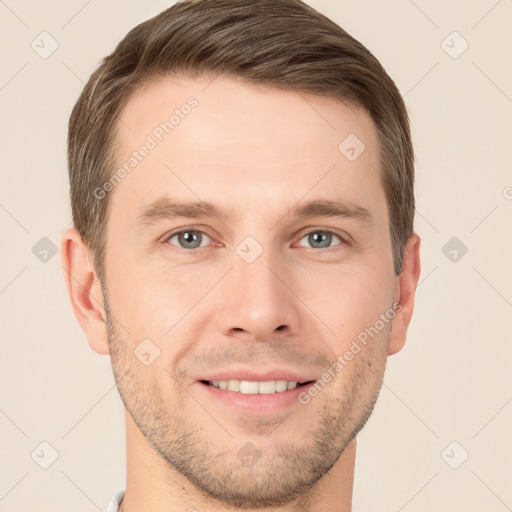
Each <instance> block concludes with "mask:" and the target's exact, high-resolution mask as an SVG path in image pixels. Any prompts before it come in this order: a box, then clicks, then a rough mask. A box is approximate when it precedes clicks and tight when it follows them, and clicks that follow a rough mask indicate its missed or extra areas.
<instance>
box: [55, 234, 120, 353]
mask: <svg viewBox="0 0 512 512" xmlns="http://www.w3.org/2000/svg"><path fill="white" fill-rule="evenodd" d="M60 258H61V265H62V268H63V274H64V281H65V282H66V287H67V290H68V294H69V298H70V299H71V305H72V306H73V311H74V312H75V316H76V318H77V320H78V323H79V324H80V326H81V327H82V329H83V331H84V332H85V335H86V336H87V341H88V343H89V345H90V347H91V348H92V349H93V350H94V351H95V352H97V353H98V354H104V355H108V354H110V350H109V345H108V337H107V326H106V321H105V319H106V315H105V307H104V304H103V296H102V294H101V287H100V281H99V278H98V276H97V274H96V271H95V269H94V266H93V264H92V263H91V261H92V257H91V252H90V250H89V248H88V247H87V246H86V245H85V244H84V242H83V241H82V238H81V236H80V234H79V233H78V231H77V230H76V229H75V228H69V229H67V230H66V231H64V233H63V235H62V239H61V246H60Z"/></svg>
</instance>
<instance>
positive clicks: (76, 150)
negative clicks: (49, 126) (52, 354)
mask: <svg viewBox="0 0 512 512" xmlns="http://www.w3.org/2000/svg"><path fill="white" fill-rule="evenodd" d="M68 143H69V145H68V157H69V172H70V184H71V203H72V211H73V220H74V226H75V227H74V228H71V229H68V230H67V231H66V232H65V233H64V235H63V238H62V245H61V257H62V264H63V267H64V277H65V280H66V284H67V287H68V291H69V294H70V298H71V302H72V305H73V309H74V312H75V314H76V316H77V319H78V321H79V322H80V325H81V327H82V328H83V330H84V332H85V334H86V336H87V339H88V342H89V345H90V346H91V348H92V349H93V350H95V351H96V352H98V353H100V354H105V355H106V354H109V355H110V357H111V362H112V369H113V373H114V376H115V380H116V383H117V387H118V389H119V393H120V396H121V398H122V400H123V403H124V405H125V419H126V441H127V473H126V489H122V490H120V491H119V492H118V493H116V494H115V495H114V497H113V499H112V501H111V503H110V505H109V508H108V510H109V511H115V510H118V507H119V510H120V511H122V512H135V511H138V512H141V511H144V510H148V511H149V510H151V511H152V512H159V511H164V510H165V511H166V512H169V511H178V510H180V511H181V510H188V511H233V510H269V511H270V510H271V511H276V512H277V511H309V512H314V511H320V510H322V511H325V510H329V511H339V512H347V511H350V510H351V507H352V488H353V476H354V464H355V454H356V435H357V433H358V432H359V431H360V430H361V428H363V426H364V424H365V422H366V421H367V419H368V417H369V416H370V414H371V412H372V410H373V407H374V404H375V401H376V399H377V396H378V392H379V389H380V386H381V383H382V379H383V375H384V370H385V365H386V359H387V356H388V355H391V354H394V353H396V352H398V351H399V350H400V349H401V348H402V347H403V345H404V343H405V339H406V331H407V327H408V325H409V322H410V320H411V316H412V312H413V305H414V293H415V288H416V285H417V282H418V278H419V273H420V258H419V247H420V239H419V237H418V235H417V234H416V233H414V231H413V218H414V191H413V185H414V167H413V149H412V144H411V139H410V132H409V121H408V117H407V113H406V110H405V107H404V103H403V100H402V98H401V96H400V94H399V92H398V90H397V88H396V86H395V85H394V83H393V82H392V80H391V79H390V78H389V77H388V76H387V74H386V72H385V71H384V69H383V68H382V67H381V65H380V64H379V63H378V61H377V60H376V59H375V58H374V57H373V56H372V55H371V54H370V53H369V52H368V50H366V49H365V48H364V47H363V46H362V45H361V44H360V43H359V42H357V41H355V40H354V39H353V38H352V37H351V36H349V35H348V34H347V33H346V32H345V31H343V30H342V29H341V28H340V27H339V26H337V25H336V24H334V23H333V22H332V21H330V20H328V19H327V18H325V17H324V16H322V15H321V14H319V13H318V12H316V11H315V10H314V9H312V8H311V7H309V6H307V5H306V4H303V3H302V2H300V1H299V0H237V1H233V0H191V1H184V2H179V3H178V4H176V5H174V6H173V7H171V8H169V9H167V10H166V11H164V12H162V13H161V14H160V15H158V16H156V17H154V18H152V19H150V20H148V21H146V22H144V23H142V24H140V25H139V26H137V27H136V28H134V29H133V30H132V31H130V32H129V33H128V35H127V36H126V37H125V38H124V39H123V40H122V41H121V42H120V43H119V45H118V46H117V48H116V49H115V51H114V52H113V53H112V54H111V55H110V56H108V57H106V58H105V59H104V61H103V62H102V63H101V65H100V66H99V68H98V69H97V70H96V71H95V72H94V73H93V75H92V76H91V78H90V80H89V82H88V83H87V85H86V86H85V88H84V91H83V92H82V95H81V96H80V98H79V100H78V102H77V104H76V106H75V108H74V109H73V112H72V115H71V119H70V126H69V139H68Z"/></svg>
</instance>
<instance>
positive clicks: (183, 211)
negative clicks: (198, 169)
mask: <svg viewBox="0 0 512 512" xmlns="http://www.w3.org/2000/svg"><path fill="white" fill-rule="evenodd" d="M287 214H288V215H291V216H292V217H296V218H297V219H307V218H310V217H335V218H340V219H352V220H356V221H359V222H361V223H363V224H366V225H369V226H370V225H371V224H372V220H373V219H372V215H371V213H370V211H369V210H367V209H366V208H364V207H362V206H359V205H356V204H354V203H352V202H349V201H345V200H337V201H333V200H325V199H319V200H311V201H308V202H301V203H299V204H298V205H297V206H295V207H294V208H293V209H291V210H288V212H287ZM234 216H235V215H234V212H233V210H231V209H230V210H222V209H219V208H218V207H217V206H215V205H214V204H212V203H209V202H207V201H197V202H189V203H186V202H181V201H173V200H171V199H170V198H168V197H161V198H160V199H157V200H156V201H154V202H153V203H151V204H150V205H149V206H148V207H146V208H144V209H143V211H142V213H141V214H140V215H139V216H138V217H137V219H136V226H140V227H143V226H149V225H152V224H156V223H158V222H160V221H162V220H168V219H173V218H189V219H199V218H210V217H217V218H219V219H222V220H228V219H229V218H232V217H234Z"/></svg>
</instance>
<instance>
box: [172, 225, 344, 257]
mask: <svg viewBox="0 0 512 512" xmlns="http://www.w3.org/2000/svg"><path fill="white" fill-rule="evenodd" d="M188 231H192V232H194V233H202V234H203V235H206V236H207V237H208V238H210V239H212V240H213V237H211V236H210V235H209V234H208V233H206V231H203V230H202V229H197V228H185V229H180V230H179V231H175V232H174V233H171V234H169V235H166V236H165V237H164V240H163V242H164V243H165V244H168V245H173V246H174V247H175V248H176V249H178V250H179V251H184V252H187V253H192V252H196V251H197V250H198V249H205V248H206V247H195V248H193V249H185V248H184V247H179V246H178V245H174V244H170V243H169V240H170V239H171V238H172V237H174V236H176V235H180V234H181V233H186V232H188ZM311 233H328V234H330V235H334V236H335V237H337V238H338V239H339V240H340V242H341V243H339V244H337V245H334V246H332V247H325V248H316V247H306V249H311V250H313V251H322V252H332V251H335V250H338V249H337V248H338V247H340V246H343V245H348V242H347V240H346V239H345V238H343V237H342V236H341V235H339V234H338V233H336V232H335V231H332V230H329V229H319V228H316V229H311V230H309V231H307V232H305V233H303V234H302V236H301V237H300V239H299V241H300V240H302V239H303V238H305V237H307V236H308V235H310V234H311ZM301 247H304V246H301Z"/></svg>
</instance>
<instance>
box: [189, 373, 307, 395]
mask: <svg viewBox="0 0 512 512" xmlns="http://www.w3.org/2000/svg"><path fill="white" fill-rule="evenodd" d="M234 379H237V380H246V381H250V382H265V381H268V380H286V381H295V382H309V381H310V380H317V379H316V378H315V377H313V376H312V375H308V374H307V373H306V372H300V371H296V370H290V369H287V368H271V369H267V370H261V371H257V370H254V369H249V368H233V369H226V370H221V371H217V372H215V373H209V374H206V375H203V376H201V377H200V378H199V379H197V380H198V382H200V381H201V380H234ZM283 393H284V391H283Z"/></svg>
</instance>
